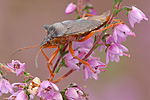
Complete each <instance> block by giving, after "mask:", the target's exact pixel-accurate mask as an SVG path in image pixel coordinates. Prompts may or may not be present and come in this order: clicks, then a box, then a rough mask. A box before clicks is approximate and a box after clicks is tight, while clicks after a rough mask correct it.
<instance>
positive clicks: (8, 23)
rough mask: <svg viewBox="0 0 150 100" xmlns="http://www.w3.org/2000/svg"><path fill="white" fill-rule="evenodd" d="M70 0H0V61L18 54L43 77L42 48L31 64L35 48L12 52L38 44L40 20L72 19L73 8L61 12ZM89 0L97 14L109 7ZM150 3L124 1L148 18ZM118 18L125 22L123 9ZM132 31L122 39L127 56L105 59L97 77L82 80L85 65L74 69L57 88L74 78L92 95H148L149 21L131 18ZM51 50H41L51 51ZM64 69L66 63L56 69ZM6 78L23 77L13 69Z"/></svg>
mask: <svg viewBox="0 0 150 100" xmlns="http://www.w3.org/2000/svg"><path fill="white" fill-rule="evenodd" d="M70 2H74V3H77V0H32V1H31V0H0V62H1V63H8V62H11V60H12V59H15V60H16V59H19V60H20V61H21V62H25V63H26V67H27V72H29V73H31V74H32V75H33V76H38V77H39V78H40V79H41V80H44V79H47V78H48V76H49V72H48V70H47V67H46V59H45V58H44V56H43V55H42V54H40V55H39V58H38V66H39V67H38V68H36V67H35V56H36V54H37V52H38V51H39V48H34V49H28V50H24V51H21V52H18V53H16V54H15V55H14V56H11V53H12V52H13V51H14V50H16V49H18V48H21V47H26V46H32V45H36V44H40V43H41V42H42V40H43V38H44V37H45V35H46V34H45V30H44V28H43V25H45V24H53V23H55V22H59V21H63V20H68V19H76V15H75V13H73V14H71V15H65V13H64V10H65V8H66V6H67V5H68V4H69V3H70ZM90 3H92V4H93V6H94V7H95V10H96V11H97V12H98V14H101V13H103V12H104V11H107V10H111V11H112V4H113V0H91V2H90ZM149 4H150V1H149V0H124V1H123V2H122V5H124V6H126V5H129V6H130V5H137V7H138V8H139V9H141V10H142V11H143V12H144V13H145V14H146V15H147V17H148V18H150V13H149V12H150V7H149ZM118 18H120V19H123V20H124V22H125V23H126V24H127V25H129V22H128V18H127V17H126V12H125V11H123V12H121V13H119V16H118ZM129 26H130V25H129ZM130 28H131V27H130ZM132 31H133V32H135V33H136V37H135V38H134V37H132V36H129V37H128V38H127V41H126V42H124V43H123V45H125V46H126V47H127V48H128V49H129V54H130V55H131V57H130V58H128V57H125V56H123V57H121V61H120V62H119V63H116V62H113V63H109V65H108V67H107V68H106V69H105V70H106V72H101V74H100V75H99V80H97V81H96V80H94V79H88V80H87V81H83V71H81V72H74V73H73V74H71V75H70V76H69V77H67V79H64V80H62V81H61V82H59V83H58V84H57V85H58V86H59V88H60V90H62V89H63V88H64V87H66V86H67V85H68V84H69V83H70V82H75V83H78V84H79V85H80V86H82V85H86V86H87V88H86V89H85V91H86V92H87V93H89V94H90V95H89V99H90V100H149V99H148V98H149V95H150V93H149V90H150V87H149V84H150V78H149V75H150V74H149V70H150V68H149V67H150V65H149V61H150V60H149V57H150V53H149V51H150V45H149V43H150V40H149V38H150V33H149V31H150V29H149V22H147V21H142V22H141V24H135V28H134V29H132ZM54 50H55V49H47V50H45V51H46V53H47V54H48V55H49V56H51V54H52V53H53V51H54ZM96 55H97V56H100V57H101V59H102V61H104V59H105V55H104V54H101V53H99V52H98V51H96ZM65 72H66V69H65V68H64V69H62V70H61V73H60V74H59V75H63V74H64V73H65ZM59 75H58V76H59ZM58 76H57V77H58ZM8 78H9V79H10V81H11V83H14V82H20V80H22V79H23V77H22V76H19V77H16V76H15V75H14V74H12V73H8ZM3 96H6V95H3Z"/></svg>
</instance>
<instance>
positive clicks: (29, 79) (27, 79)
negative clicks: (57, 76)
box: [23, 78, 32, 83]
mask: <svg viewBox="0 0 150 100" xmlns="http://www.w3.org/2000/svg"><path fill="white" fill-rule="evenodd" d="M30 80H32V79H31V78H28V79H27V80H25V81H24V82H23V83H27V82H29V81H30Z"/></svg>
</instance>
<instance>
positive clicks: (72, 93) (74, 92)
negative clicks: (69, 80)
mask: <svg viewBox="0 0 150 100" xmlns="http://www.w3.org/2000/svg"><path fill="white" fill-rule="evenodd" d="M83 94H84V93H83V92H82V91H81V90H80V89H78V88H68V89H67V90H66V92H65V95H66V97H67V99H68V100H82V98H81V95H83Z"/></svg>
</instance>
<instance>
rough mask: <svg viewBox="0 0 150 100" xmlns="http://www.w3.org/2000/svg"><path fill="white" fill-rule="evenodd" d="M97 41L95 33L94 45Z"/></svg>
mask: <svg viewBox="0 0 150 100" xmlns="http://www.w3.org/2000/svg"><path fill="white" fill-rule="evenodd" d="M96 41H97V39H96V35H95V37H94V43H93V45H94V44H95V43H96Z"/></svg>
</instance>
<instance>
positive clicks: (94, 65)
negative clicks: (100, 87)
mask: <svg viewBox="0 0 150 100" xmlns="http://www.w3.org/2000/svg"><path fill="white" fill-rule="evenodd" d="M87 62H88V63H89V64H90V66H91V67H92V68H93V70H94V71H95V72H96V73H93V72H92V70H91V69H90V68H89V67H88V66H87V65H85V68H84V80H86V79H88V77H90V78H94V79H95V80H98V74H100V71H104V70H103V69H101V68H105V67H106V66H105V64H104V63H102V62H101V61H98V60H93V59H92V60H88V61H87Z"/></svg>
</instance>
